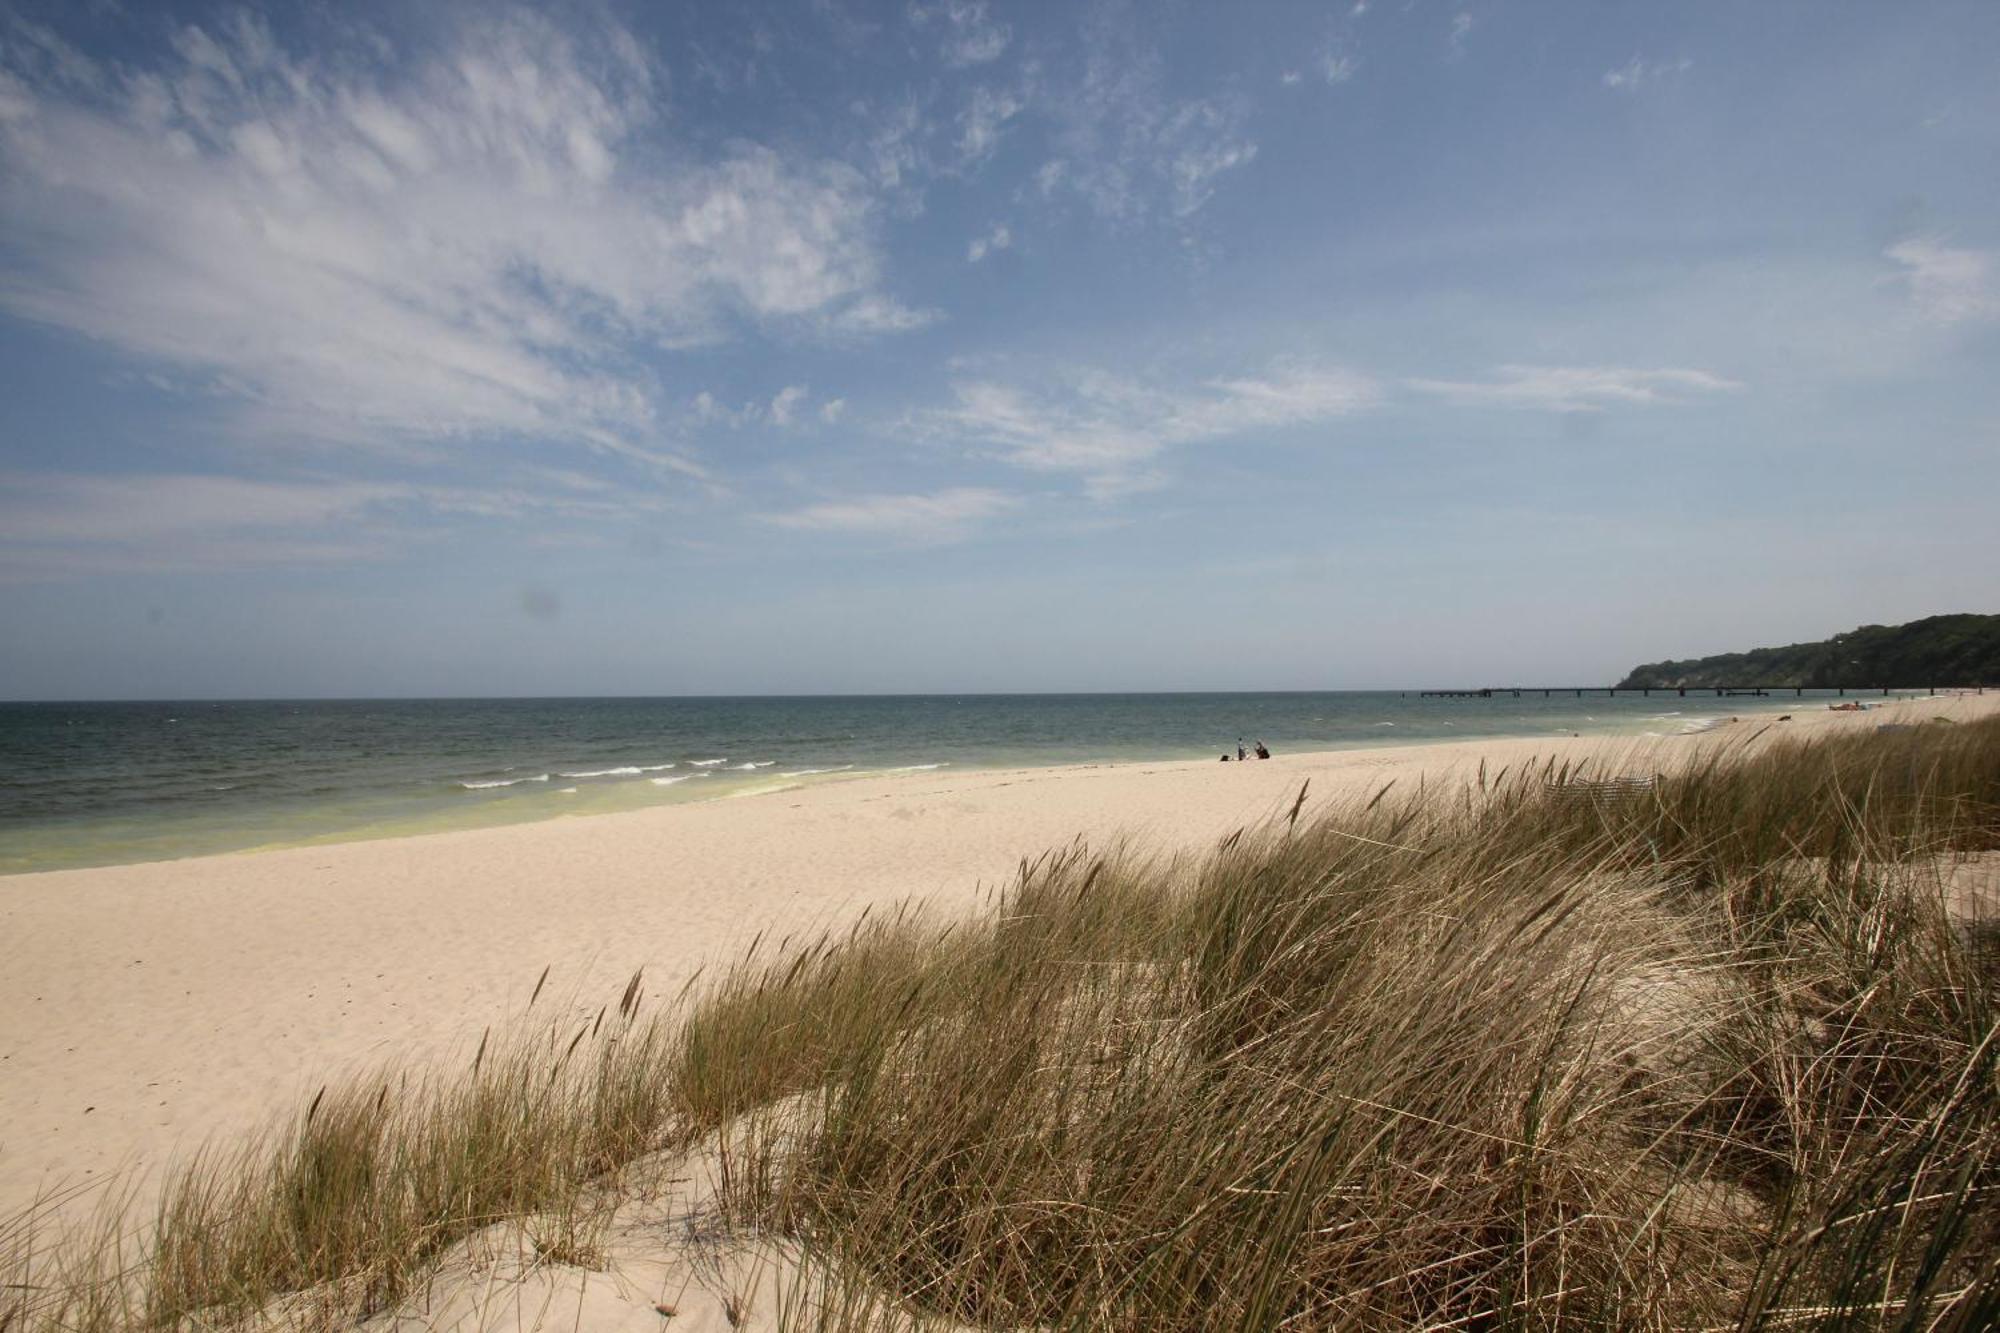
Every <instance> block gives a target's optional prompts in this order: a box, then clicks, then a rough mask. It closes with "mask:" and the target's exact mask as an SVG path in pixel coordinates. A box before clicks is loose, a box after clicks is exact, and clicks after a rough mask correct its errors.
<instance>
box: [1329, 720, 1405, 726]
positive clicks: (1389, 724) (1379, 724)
mask: <svg viewBox="0 0 2000 1333" xmlns="http://www.w3.org/2000/svg"><path fill="white" fill-rule="evenodd" d="M1318 720H1319V719H1318V718H1314V719H1313V721H1315V722H1317V721H1318ZM1369 725H1370V726H1375V727H1393V726H1395V725H1396V724H1395V723H1394V722H1371V723H1370V724H1369Z"/></svg>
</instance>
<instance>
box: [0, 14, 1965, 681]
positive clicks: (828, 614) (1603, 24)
mask: <svg viewBox="0 0 2000 1333" xmlns="http://www.w3.org/2000/svg"><path fill="white" fill-rule="evenodd" d="M410 11H415V12H414V13H412V12H410ZM1996 69H2000V6H1995V5H1991V4H1979V3H1966V4H1956V5H1954V4H1912V5H1900V6H1894V7H1885V6H1880V5H1872V4H1830V3H1810V4H1798V5H1785V4H1757V5H1735V4H1690V5H1657V4H1630V5H1620V4H1588V5H1584V4H1577V5H1545V4H1527V3H1503V2H1501V0H1493V2H1491V3H1486V2H1481V0H1468V2H1467V3H1422V2H1417V3H1402V2H1401V0H1367V3H1353V0H1348V2H1347V3H1341V4H1332V5H1327V4H1298V5H1282V4H1275V3H1274V4H1261V3H1260V4H1254V5H1242V4H1227V5H1224V4H1195V3H1184V4H1159V5H1136V4H1114V3H1078V4H1067V3H1065V4H1038V5H1021V6H1010V5H1002V4H999V3H995V2H991V0H989V3H984V4H981V3H977V2H976V0H940V2H939V3H914V4H911V3H903V4H882V5H873V4H861V3H857V2H850V0H821V2H820V3H814V4H806V3H800V4H790V5H757V4H748V3H739V4H726V5H725V4H713V5H693V4H690V5H675V6H653V5H636V4H635V5H619V4H579V5H561V6H554V7H544V8H508V7H504V6H497V5H487V4H479V5H465V6H462V7H453V6H449V5H440V6H386V5H385V6H381V7H369V6H365V5H357V6H349V5H342V6H324V5H318V4H312V5H301V6H296V7H289V6H272V7H250V8H240V7H234V6H230V7H208V6H199V5H194V6H186V7H167V6H158V5H136V4H120V3H110V2H101V3H92V4H82V3H65V4H48V5H43V4H37V3H12V4H9V3H5V0H0V623H4V624H5V625H6V627H7V628H6V631H5V634H4V645H0V697H13V698H42V697H187V696H236V695H279V696H284V695H426V694H446V695H461V694H570V693H578V694H594V693H619V694H677V693H733V692H744V693H759V692H821V691H824V692H846V691H928V690H938V691H954V690H968V691H970V690H1059V689H1084V690H1091V689H1113V690H1117V689H1182V688H1186V689H1231V688H1247V689H1258V688H1278V689H1284V688H1366V687H1378V686H1391V687H1392V686H1400V685H1420V684H1446V685H1458V684H1463V685H1477V684H1485V683H1500V682H1504V681H1511V680H1521V681H1600V680H1608V679H1610V678H1612V677H1613V676H1615V675H1617V674H1619V673H1621V672H1622V671H1623V670H1624V669H1625V668H1627V667H1628V666H1630V665H1632V664H1633V663H1635V662H1638V661H1641V660H1647V659H1653V658H1659V657H1663V656H1681V655H1688V654H1695V653H1702V652H1713V651H1724V650H1729V649H1734V648H1743V647H1748V646H1752V645H1753V644H1761V643H1770V642H1786V641H1791V640H1796V639H1804V638H1817V637H1821V636H1823V635H1825V634H1827V633H1831V632H1834V631H1838V630H1841V629H1845V628H1849V627H1851V626H1853V625H1855V624H1858V623H1862V622H1893V621H1900V620H1904V619H1909V618H1912V617H1915V616H1919V615H1926V614H1932V613H1936V612H1941V611H1951V610H1979V611H1993V610H2000V605H1996V602H2000V598H1996V577H1995V571H1996V570H2000V522H1996V513H2000V506H1997V505H1996V502H1995V497H1996V496H2000V373H1996V370H1997V369H2000V79H1996V78H1995V77H1994V71H1995V70H1996Z"/></svg>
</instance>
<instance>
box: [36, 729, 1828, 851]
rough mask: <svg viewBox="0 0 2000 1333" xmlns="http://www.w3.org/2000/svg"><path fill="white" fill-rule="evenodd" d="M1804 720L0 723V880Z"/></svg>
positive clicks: (1664, 733)
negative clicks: (938, 782)
mask: <svg viewBox="0 0 2000 1333" xmlns="http://www.w3.org/2000/svg"><path fill="white" fill-rule="evenodd" d="M1823 706H1824V705H1823V704H1822V703H1820V702H1818V701H1817V700H1816V699H1814V698H1808V699H1805V700H1797V699H1793V698H1792V697H1791V696H1790V695H1789V694H1787V695H1785V696H1782V697H1780V696H1773V697H1771V698H1763V699H1759V698H1732V699H1716V698H1713V697H1707V698H1693V697H1689V698H1677V697H1674V696H1671V695H1666V696H1661V695H1655V696H1654V697H1652V698H1638V697H1627V696H1620V697H1618V698H1615V699H1610V698H1605V697H1603V696H1601V695H1600V696H1597V697H1594V698H1583V699H1577V698H1574V697H1570V696H1560V697H1555V698H1550V699H1542V698H1540V697H1538V696H1537V697H1529V698H1523V699H1515V698H1512V697H1504V696H1503V697H1501V698H1495V699H1422V698H1419V697H1418V696H1417V694H1416V693H1415V692H1411V693H1408V694H1403V693H1400V692H1396V691H1379V692H1341V693H1299V694H1088V695H1085V694H1064V695H966V696H950V695H934V696H902V697H894V696H880V697H876V696H870V697H838V698H742V699H717V698H703V699H466V700H450V699H422V700H402V701H381V700H348V701H326V700H315V701H299V702H278V701H254V702H212V701H210V702H185V703H175V702H156V703H93V704H78V703H33V704H0V873H18V872H21V871H28V870H46V869H56V868H62V867H69V866H85V865H106V864H115V863H121V862H128V861H150V860H160V859H165V858H170V857H178V856H191V855H199V854H203V853H208V852H221V851H234V850H240V849H245V848H251V847H260V846H271V845H279V844H293V843H300V842H309V841H319V840H346V839H352V838H367V837H384V836H393V835H397V834H402V833H412V832H421V831H428V830H434V829H445V828H467V827H476V826H479V825H483V824H494V823H514V822H520V821H524V820H533V819H544V818H550V817H554V816H559V815H564V814H579V813H596V812H602V811H610V810H627V809H635V808H638V807H641V806H648V805H660V804H670V803H674V802H680V801H691V800H708V799H714V798H716V797H722V796H739V795H744V796H747V795H756V794H758V793H762V792H769V791H773V790H778V789H786V788H792V787H796V786H800V785H805V784H811V783H820V782H832V781H841V780H844V779H847V778H850V777H852V776H855V775H858V774H865V773H882V772H894V771H899V770H908V771H916V770H927V769H933V768H939V767H947V766H948V767H953V768H972V767H1000V766H1007V767H1013V766H1031V765H1046V764H1066V763H1087V762H1092V761H1106V760H1131V759H1176V758H1182V759H1200V758H1210V759H1212V758H1214V757H1215V756H1216V755H1218V754H1220V753H1222V752H1223V751H1224V750H1230V751H1233V750H1234V749H1235V745H1236V741H1237V738H1238V737H1239V736H1240V737H1242V738H1243V739H1244V741H1245V743H1246V744H1247V743H1252V742H1254V741H1256V740H1258V739H1260V738H1261V739H1262V740H1264V741H1265V742H1266V743H1267V744H1269V745H1270V746H1271V748H1272V749H1273V750H1274V751H1276V752H1278V753H1280V754H1283V753H1287V752H1293V753H1296V752H1298V751H1302V750H1332V749H1341V748H1350V747H1356V746H1370V745H1389V744H1408V743H1421V742H1425V741H1441V740H1463V739H1467V738H1471V737H1483V736H1536V735H1555V734H1564V735H1566V734H1569V733H1571V732H1581V733H1584V734H1617V733H1623V734H1630V735H1635V736H1636V735H1641V734H1645V733H1653V734H1660V735H1666V734H1672V733H1676V732H1682V731H1691V730H1699V729H1701V728H1703V727H1705V726H1708V725H1712V724H1713V723H1714V722H1715V720H1716V719H1718V718H1720V717H1726V716H1730V715H1738V716H1741V715H1748V714H1754V713H1766V712H1770V713H1776V712H1782V711H1785V710H1787V709H1791V708H1800V707H1810V708H1819V707H1823Z"/></svg>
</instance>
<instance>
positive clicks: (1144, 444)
mask: <svg viewBox="0 0 2000 1333" xmlns="http://www.w3.org/2000/svg"><path fill="white" fill-rule="evenodd" d="M954 391H955V394H956V397H957V403H956V405H955V406H953V407H949V408H942V409H937V410H934V411H930V412H925V413H920V414H918V415H917V416H916V417H914V418H913V419H912V423H911V424H912V426H913V427H914V428H915V429H916V431H917V432H918V433H919V434H920V435H921V436H923V437H925V438H928V439H932V440H939V441H951V442H959V443H963V444H966V445H969V446H970V447H972V448H973V449H974V450H975V451H978V452H981V453H985V454H989V455H991V456H993V457H996V458H998V459H1000V460H1001V461H1004V462H1007V463H1010V464H1013V465H1014V466H1016V467H1022V468H1027V469H1030V470H1034V471H1040V472H1072V473H1081V474H1083V475H1084V477H1085V486H1086V491H1087V493H1089V494H1091V495H1093V496H1095V497H1098V498H1104V497H1109V496H1112V495H1116V494H1124V493H1129V492H1130V491H1133V490H1138V489H1151V488H1152V487H1154V486H1157V485H1159V484H1161V481H1162V479H1161V477H1160V476H1159V474H1158V472H1157V470H1156V469H1153V468H1151V467H1150V466H1149V465H1150V464H1151V462H1152V461H1153V460H1154V459H1155V458H1156V457H1158V456H1159V455H1160V454H1161V453H1162V452H1164V451H1165V450H1166V449H1168V448H1169V447H1171V446H1176V445H1187V444H1199V443H1204V442H1207V441H1212V440H1221V439H1227V438H1231V437H1234V436H1240V435H1244V434H1247V433H1249V432H1252V431H1258V430H1266V431H1274V430H1284V429H1290V428H1294V427H1299V426H1305V425H1314V424H1319V423H1323V422H1327V421H1332V420H1334V419H1337V418H1340V417H1344V416H1349V415H1351V414H1353V413H1355V412H1359V411H1362V410H1364V409H1366V408H1368V407H1370V406H1372V405H1373V404H1374V402H1375V400H1376V396H1377V395H1376V390H1375V386H1374V384H1373V383H1372V382H1371V381H1370V380H1368V379H1367V378H1366V377H1364V376H1361V375H1358V374H1355V373H1353V372H1351V371H1347V370H1344V369H1340V368H1337V367H1321V366H1308V365H1279V366H1276V367H1273V368H1272V369H1271V370H1269V371H1268V372H1266V373H1265V374H1263V375H1256V376H1237V377H1231V378H1219V379H1212V380H1210V381H1208V382H1207V383H1206V384H1204V385H1202V386H1201V387H1200V388H1199V389H1195V390H1185V389H1182V390H1168V389H1161V388H1158V387H1156V386H1153V385H1148V384H1142V383H1139V382H1137V381H1134V380H1130V379H1125V378H1121V377H1118V376H1113V375H1106V374H1102V373H1083V374H1080V375H1076V376H1073V377H1072V380H1071V382H1070V383H1069V384H1068V385H1067V386H1066V387H1065V388H1064V389H1062V390H1061V391H1058V392H1054V393H1043V394H1039V395H1035V394H1029V393H1027V392H1024V391H1023V390H1020V389H1017V388H1014V387H1012V386H1009V385H1003V384H996V383H992V382H990V381H969V382H964V383H960V384H958V385H956V386H955V389H954Z"/></svg>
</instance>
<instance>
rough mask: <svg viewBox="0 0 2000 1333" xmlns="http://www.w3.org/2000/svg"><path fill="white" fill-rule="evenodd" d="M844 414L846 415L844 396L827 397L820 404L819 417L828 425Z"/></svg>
mask: <svg viewBox="0 0 2000 1333" xmlns="http://www.w3.org/2000/svg"><path fill="white" fill-rule="evenodd" d="M845 415H847V400H846V399H845V398H829V399H827V400H826V401H825V402H824V403H821V404H820V408H819V419H820V420H821V421H824V422H825V423H826V424H827V425H829V426H831V425H832V424H833V423H834V422H836V421H838V420H840V419H841V418H842V417H843V416H845Z"/></svg>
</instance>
